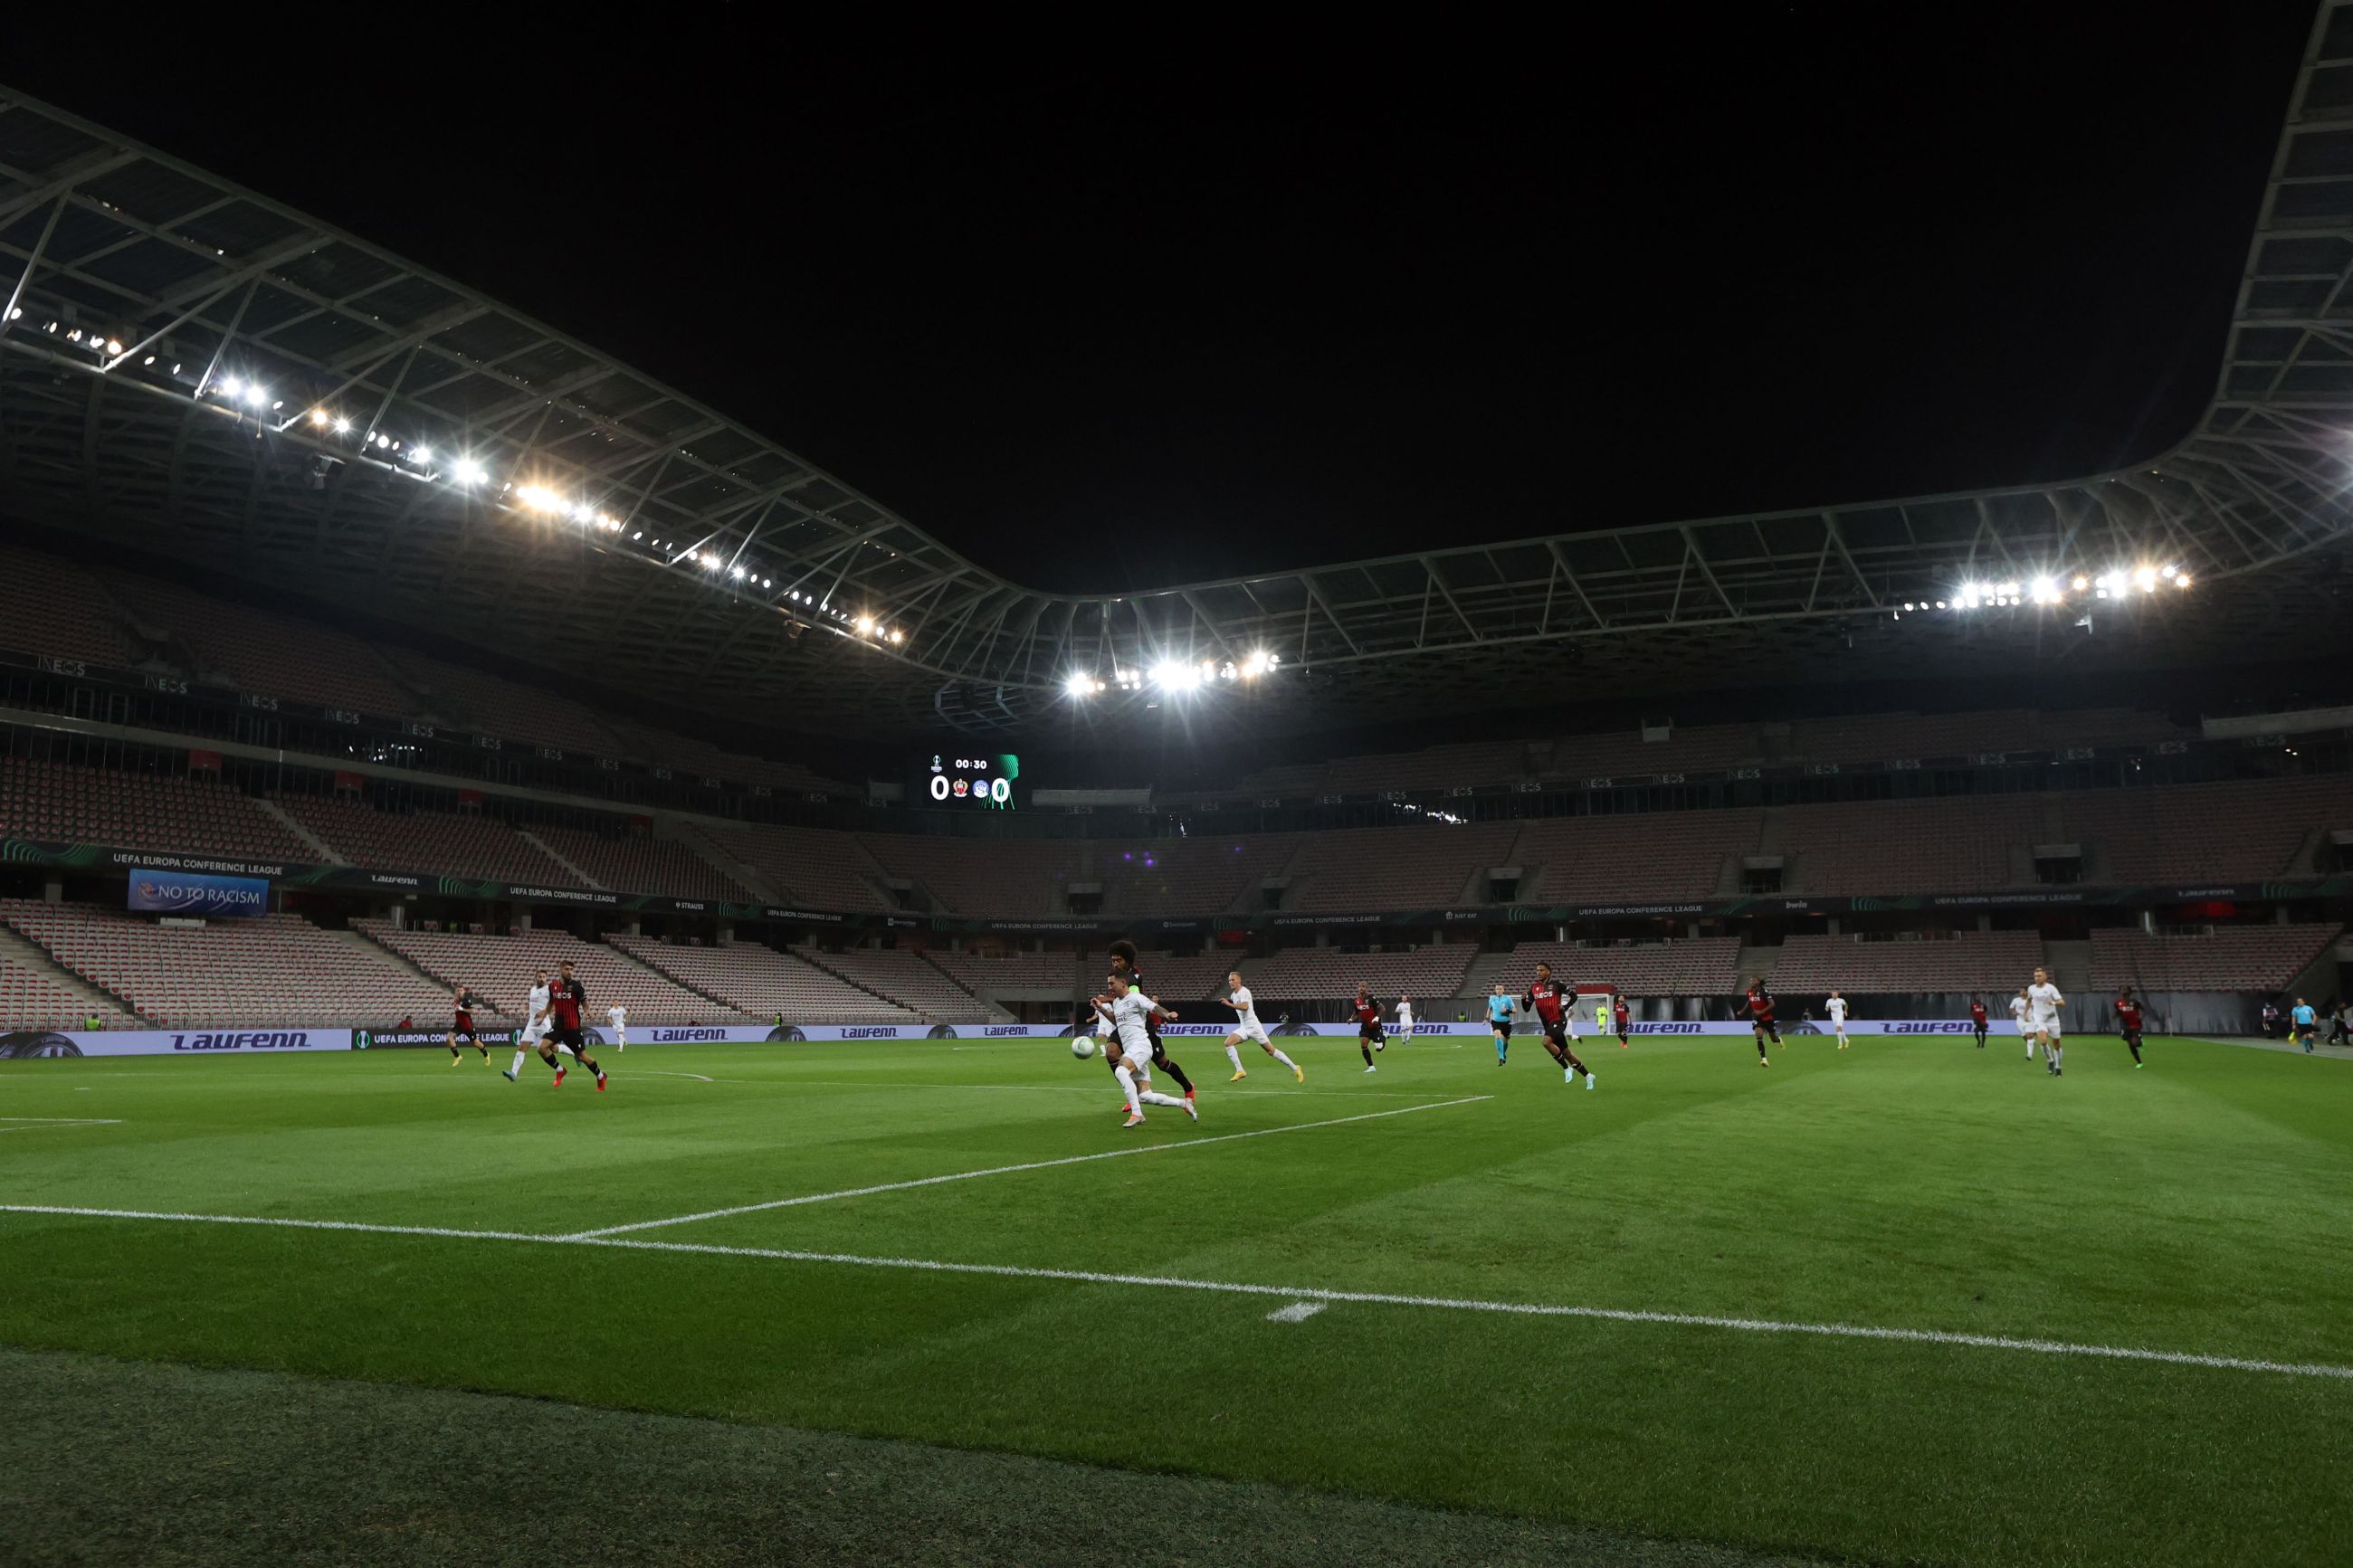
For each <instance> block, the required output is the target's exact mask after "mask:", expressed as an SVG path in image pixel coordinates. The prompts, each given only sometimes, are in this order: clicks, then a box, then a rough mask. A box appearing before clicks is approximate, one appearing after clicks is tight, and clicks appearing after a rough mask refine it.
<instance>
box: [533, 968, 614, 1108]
mask: <svg viewBox="0 0 2353 1568" xmlns="http://www.w3.org/2000/svg"><path fill="white" fill-rule="evenodd" d="M556 969H557V971H558V973H557V974H556V976H555V989H554V992H553V993H551V994H550V996H549V1001H548V1010H549V1022H548V1026H547V1033H546V1034H545V1035H543V1037H541V1038H540V1042H539V1059H540V1060H541V1061H543V1062H545V1063H546V1064H547V1065H548V1066H549V1067H552V1068H554V1069H555V1085H554V1087H556V1088H557V1089H562V1088H563V1087H564V1075H565V1071H566V1070H567V1069H566V1068H565V1065H564V1063H563V1062H562V1061H560V1060H558V1059H557V1058H556V1055H555V1053H556V1052H557V1051H559V1050H562V1051H565V1052H567V1053H568V1054H570V1056H571V1057H572V1058H573V1059H574V1060H575V1061H577V1062H578V1063H579V1064H580V1065H581V1066H582V1067H584V1068H587V1069H588V1070H589V1071H590V1072H593V1073H595V1074H596V1092H597V1093H599V1094H602V1093H604V1092H605V1069H604V1068H600V1067H598V1066H597V1065H596V1058H595V1057H592V1056H590V1055H589V1054H588V1046H587V1043H586V1040H585V1039H584V1038H583V1037H582V1036H581V1033H580V1013H581V1009H582V1008H584V1007H586V1005H588V994H587V993H586V992H585V991H583V990H582V989H581V987H580V982H579V981H578V980H576V979H575V978H574V977H573V973H572V961H571V960H570V959H568V958H567V959H565V961H564V962H563V963H560V964H558V965H556Z"/></svg>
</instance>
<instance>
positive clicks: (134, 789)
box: [0, 757, 317, 864]
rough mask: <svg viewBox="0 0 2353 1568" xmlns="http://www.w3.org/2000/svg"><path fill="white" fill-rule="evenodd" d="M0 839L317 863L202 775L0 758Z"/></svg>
mask: <svg viewBox="0 0 2353 1568" xmlns="http://www.w3.org/2000/svg"><path fill="white" fill-rule="evenodd" d="M0 832H5V833H9V834H15V835H19V836H21V837H26V838H46V839H52V840H66V841H71V842H78V843H84V844H111V845H114V846H117V847H121V848H125V849H153V850H159V851H162V852H164V853H167V854H174V855H233V856H237V857H238V858H243V859H250V860H292V861H298V862H301V863H304V864H307V863H309V862H310V861H311V860H314V859H316V858H317V856H316V855H315V854H314V853H313V852H312V850H311V847H310V846H308V845H306V844H304V843H303V842H302V841H301V840H300V839H298V838H296V837H294V836H293V835H292V834H290V833H289V832H287V831H286V827H285V825H284V824H283V823H280V821H279V820H278V819H277V818H276V817H273V816H270V815H269V813H268V812H266V811H263V810H262V809H261V808H260V807H259V806H258V805H254V804H253V802H251V801H249V800H248V799H247V798H246V797H245V796H243V795H239V794H237V791H235V790H233V789H231V788H230V787H229V786H228V785H227V784H223V783H221V782H220V780H219V779H218V778H217V777H208V776H206V775H205V774H203V773H188V774H181V773H132V772H129V771H127V770H122V769H115V768H84V767H77V766H75V765H73V764H72V763H50V762H41V761H37V760H36V759H33V758H30V757H0Z"/></svg>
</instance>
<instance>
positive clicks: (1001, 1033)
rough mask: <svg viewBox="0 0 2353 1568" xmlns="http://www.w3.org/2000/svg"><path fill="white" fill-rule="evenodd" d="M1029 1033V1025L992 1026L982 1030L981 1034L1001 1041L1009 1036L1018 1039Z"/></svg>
mask: <svg viewBox="0 0 2353 1568" xmlns="http://www.w3.org/2000/svg"><path fill="white" fill-rule="evenodd" d="M981 1034H982V1035H983V1036H984V1037H987V1038H989V1039H999V1038H1002V1037H1006V1036H1008V1035H1010V1036H1014V1037H1020V1036H1026V1035H1027V1034H1029V1025H1027V1024H991V1025H989V1026H987V1028H985V1029H983V1030H981Z"/></svg>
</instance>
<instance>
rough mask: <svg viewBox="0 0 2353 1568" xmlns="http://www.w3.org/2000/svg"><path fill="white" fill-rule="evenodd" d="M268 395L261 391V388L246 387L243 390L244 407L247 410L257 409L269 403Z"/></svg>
mask: <svg viewBox="0 0 2353 1568" xmlns="http://www.w3.org/2000/svg"><path fill="white" fill-rule="evenodd" d="M267 402H269V393H268V392H267V391H265V390H264V389H262V388H261V387H259V386H254V385H248V386H247V387H246V389H245V405H246V406H247V407H248V408H259V407H260V406H261V405H263V404H265V403H267Z"/></svg>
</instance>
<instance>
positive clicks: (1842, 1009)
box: [1822, 991, 1847, 1050]
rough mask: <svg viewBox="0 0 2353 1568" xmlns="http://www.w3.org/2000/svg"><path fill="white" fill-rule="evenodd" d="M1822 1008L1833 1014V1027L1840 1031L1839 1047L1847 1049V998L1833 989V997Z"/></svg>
mask: <svg viewBox="0 0 2353 1568" xmlns="http://www.w3.org/2000/svg"><path fill="white" fill-rule="evenodd" d="M1822 1008H1823V1010H1824V1011H1825V1012H1827V1013H1829V1014H1830V1016H1831V1028H1832V1029H1834V1030H1836V1031H1837V1032H1838V1048H1839V1049H1841V1050H1844V1049H1846V1047H1847V1037H1846V998H1845V997H1843V996H1841V995H1840V994H1838V993H1837V992H1835V991H1833V992H1831V999H1830V1000H1829V1001H1827V1002H1825V1003H1823V1004H1822Z"/></svg>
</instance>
